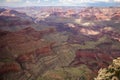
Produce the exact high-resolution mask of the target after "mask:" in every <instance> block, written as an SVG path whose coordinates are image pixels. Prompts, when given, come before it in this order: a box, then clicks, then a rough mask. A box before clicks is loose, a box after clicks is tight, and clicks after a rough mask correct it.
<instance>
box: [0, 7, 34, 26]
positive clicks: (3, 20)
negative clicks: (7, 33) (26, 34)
mask: <svg viewBox="0 0 120 80" xmlns="http://www.w3.org/2000/svg"><path fill="white" fill-rule="evenodd" d="M32 23H34V22H33V21H32V18H31V17H29V16H27V15H26V14H25V13H20V12H17V11H15V10H10V9H0V26H1V27H2V26H4V27H5V26H7V27H10V26H17V25H29V24H32Z"/></svg>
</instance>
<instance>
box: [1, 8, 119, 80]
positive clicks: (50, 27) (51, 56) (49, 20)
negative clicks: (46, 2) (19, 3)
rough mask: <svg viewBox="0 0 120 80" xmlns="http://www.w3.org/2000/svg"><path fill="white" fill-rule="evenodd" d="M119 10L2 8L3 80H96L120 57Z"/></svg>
mask: <svg viewBox="0 0 120 80" xmlns="http://www.w3.org/2000/svg"><path fill="white" fill-rule="evenodd" d="M119 10H120V8H119V7H118V8H94V7H93V8H79V7H78V8H70V7H66V8H64V7H56V8H55V7H27V8H12V9H4V8H2V9H0V80H8V79H9V80H93V78H94V77H95V76H96V75H97V71H98V70H99V69H100V68H104V67H107V66H108V65H109V64H111V62H112V60H113V59H114V58H117V57H119V56H120V32H119V30H120V28H119V26H120V23H119V22H120V12H119ZM31 11H33V13H31ZM91 74H94V75H91Z"/></svg>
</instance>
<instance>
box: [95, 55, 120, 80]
mask: <svg viewBox="0 0 120 80" xmlns="http://www.w3.org/2000/svg"><path fill="white" fill-rule="evenodd" d="M94 80H120V57H118V58H117V59H114V60H113V62H112V64H111V65H109V66H108V68H103V69H100V70H99V71H98V76H97V77H96V78H95V79H94Z"/></svg>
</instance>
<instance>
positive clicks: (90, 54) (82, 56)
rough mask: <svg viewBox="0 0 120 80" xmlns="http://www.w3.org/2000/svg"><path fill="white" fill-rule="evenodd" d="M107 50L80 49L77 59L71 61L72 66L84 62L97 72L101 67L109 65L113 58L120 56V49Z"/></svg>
mask: <svg viewBox="0 0 120 80" xmlns="http://www.w3.org/2000/svg"><path fill="white" fill-rule="evenodd" d="M105 52H106V51H99V50H94V49H89V50H87V49H85V50H78V51H77V52H76V57H75V59H74V60H73V61H72V62H71V63H70V65H71V66H79V65H82V64H85V65H87V66H88V67H89V68H90V69H91V70H92V71H94V72H97V71H98V70H99V69H100V68H104V67H107V66H108V65H109V64H110V63H111V62H112V59H114V58H117V56H120V55H119V53H120V51H119V50H110V52H111V53H108V54H107V53H105Z"/></svg>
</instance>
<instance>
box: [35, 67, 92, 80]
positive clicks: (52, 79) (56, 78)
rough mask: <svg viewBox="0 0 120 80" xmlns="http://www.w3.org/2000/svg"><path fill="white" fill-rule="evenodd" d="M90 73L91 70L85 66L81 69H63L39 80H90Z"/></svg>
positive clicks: (56, 70) (45, 75)
mask: <svg viewBox="0 0 120 80" xmlns="http://www.w3.org/2000/svg"><path fill="white" fill-rule="evenodd" d="M90 73H91V70H89V69H88V68H87V66H85V65H81V66H80V67H63V68H57V69H55V70H50V71H47V72H46V73H45V74H44V75H43V76H42V77H39V78H38V79H37V80H77V79H80V80H90V76H89V75H90ZM88 74H89V75H88Z"/></svg>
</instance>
